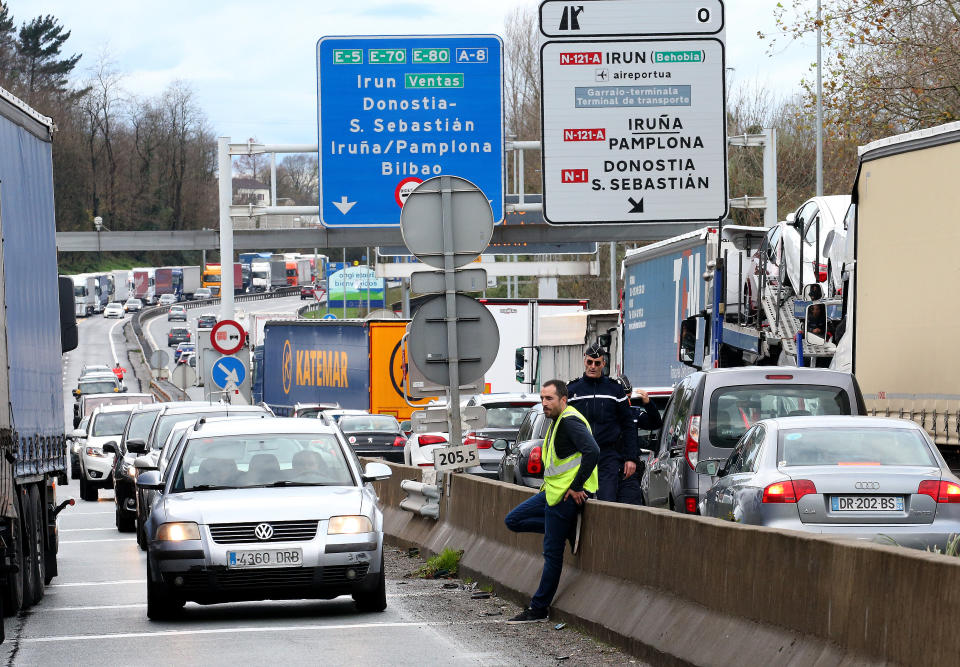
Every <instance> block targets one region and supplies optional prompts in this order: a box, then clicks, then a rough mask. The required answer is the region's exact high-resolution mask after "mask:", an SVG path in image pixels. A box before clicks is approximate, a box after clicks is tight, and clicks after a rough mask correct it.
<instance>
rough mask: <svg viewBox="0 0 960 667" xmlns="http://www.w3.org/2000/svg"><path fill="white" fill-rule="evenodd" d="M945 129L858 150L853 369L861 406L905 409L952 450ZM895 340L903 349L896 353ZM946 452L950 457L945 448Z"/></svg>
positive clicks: (955, 410) (955, 235)
mask: <svg viewBox="0 0 960 667" xmlns="http://www.w3.org/2000/svg"><path fill="white" fill-rule="evenodd" d="M952 135H954V136H953V137H952V139H950V138H949V137H947V139H948V140H949V143H944V144H941V145H935V146H932V147H928V148H923V147H918V148H916V149H914V150H908V151H907V152H900V153H893V154H889V155H887V156H886V157H879V158H876V159H868V158H869V153H867V154H866V155H865V156H864V157H865V161H864V162H863V163H862V165H861V168H860V173H859V177H858V180H857V183H856V185H855V189H856V193H857V196H858V198H859V200H858V205H857V221H856V226H857V237H856V239H857V240H856V248H857V250H856V287H855V289H856V294H855V298H854V303H855V305H854V308H855V311H854V312H855V314H854V317H855V321H854V335H855V338H854V341H853V372H854V373H856V376H857V379H858V381H859V382H860V387H861V388H862V390H863V394H864V399H865V400H866V403H867V408H868V410H869V411H870V412H872V413H875V414H881V415H887V414H889V415H891V416H900V415H902V416H904V417H907V418H910V419H913V420H914V421H916V422H918V423H920V424H921V425H922V426H923V427H924V428H926V429H927V430H928V431H929V432H930V433H931V435H932V436H933V437H934V439H935V440H936V442H937V444H938V445H939V446H941V447H944V446H945V447H948V448H949V449H952V450H954V451H956V447H957V446H958V445H960V434H958V431H957V429H958V419H960V389H958V384H957V378H958V377H960V355H957V354H956V351H955V343H954V342H953V337H954V335H955V332H956V331H957V330H958V328H960V312H958V311H957V308H956V307H954V304H953V303H952V300H951V299H950V298H948V296H947V295H948V294H950V292H951V290H952V289H954V288H955V286H956V285H957V284H960V263H958V262H957V258H956V254H957V248H958V247H960V227H958V226H957V224H956V216H957V211H958V210H960V188H957V184H956V173H955V168H956V165H957V163H958V160H960V132H953V133H952ZM911 193H913V194H911ZM848 333H849V330H848ZM898 343H906V344H907V345H909V349H910V351H911V352H910V353H909V354H903V353H898V352H897V349H898ZM951 459H953V460H951ZM948 461H950V462H951V466H953V467H955V466H956V465H957V460H956V457H955V456H950V457H948Z"/></svg>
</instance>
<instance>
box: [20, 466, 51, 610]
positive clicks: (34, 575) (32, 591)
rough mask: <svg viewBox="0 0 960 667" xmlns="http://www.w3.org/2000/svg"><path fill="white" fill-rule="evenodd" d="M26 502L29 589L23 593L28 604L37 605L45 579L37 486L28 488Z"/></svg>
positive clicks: (44, 554) (41, 520) (42, 531)
mask: <svg viewBox="0 0 960 667" xmlns="http://www.w3.org/2000/svg"><path fill="white" fill-rule="evenodd" d="M27 502H28V503H29V504H30V508H31V509H30V514H29V516H30V528H29V529H28V532H27V539H28V541H29V546H30V566H31V570H30V573H29V574H30V587H29V588H27V590H26V591H25V592H26V593H27V594H28V595H29V599H30V604H32V605H33V604H37V603H38V602H40V600H42V599H43V582H44V579H46V577H47V573H46V570H47V550H46V543H47V541H46V540H45V539H44V527H45V526H44V523H45V522H44V520H43V507H42V506H41V503H40V491H39V490H38V489H37V485H36V484H34V485H32V486H31V487H30V492H29V494H28V500H27Z"/></svg>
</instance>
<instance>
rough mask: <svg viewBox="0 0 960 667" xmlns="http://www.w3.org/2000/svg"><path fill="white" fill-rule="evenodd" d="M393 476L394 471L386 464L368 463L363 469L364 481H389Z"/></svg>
mask: <svg viewBox="0 0 960 667" xmlns="http://www.w3.org/2000/svg"><path fill="white" fill-rule="evenodd" d="M391 475H393V470H391V468H390V466H388V465H387V464H385V463H376V462H372V463H368V464H367V465H366V467H364V469H363V481H364V482H375V481H377V480H380V479H387V478H388V477H390V476H391Z"/></svg>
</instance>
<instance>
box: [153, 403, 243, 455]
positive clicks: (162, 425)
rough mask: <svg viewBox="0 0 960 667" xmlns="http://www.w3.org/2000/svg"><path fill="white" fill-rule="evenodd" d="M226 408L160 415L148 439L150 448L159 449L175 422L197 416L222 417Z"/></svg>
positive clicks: (190, 419) (194, 418) (192, 419)
mask: <svg viewBox="0 0 960 667" xmlns="http://www.w3.org/2000/svg"><path fill="white" fill-rule="evenodd" d="M226 414H227V412H226V410H198V411H196V412H179V413H177V414H167V415H162V416H161V417H160V420H159V421H158V422H157V428H156V429H154V432H153V440H151V441H150V449H160V448H161V447H163V443H165V442H166V441H167V436H168V435H170V431H171V430H172V429H173V427H174V426H176V425H177V422H182V421H188V420H189V421H196V419H197V418H198V417H224V416H226Z"/></svg>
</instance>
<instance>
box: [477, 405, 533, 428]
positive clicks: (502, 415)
mask: <svg viewBox="0 0 960 667" xmlns="http://www.w3.org/2000/svg"><path fill="white" fill-rule="evenodd" d="M531 405H533V404H532V403H531V404H529V405H527V404H522V403H516V404H512V405H487V406H484V407H486V409H487V426H486V428H520V423H521V422H522V421H523V418H524V417H525V416H526V414H527V410H529V409H530V406H531Z"/></svg>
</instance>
